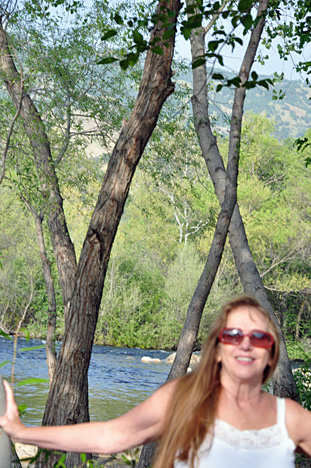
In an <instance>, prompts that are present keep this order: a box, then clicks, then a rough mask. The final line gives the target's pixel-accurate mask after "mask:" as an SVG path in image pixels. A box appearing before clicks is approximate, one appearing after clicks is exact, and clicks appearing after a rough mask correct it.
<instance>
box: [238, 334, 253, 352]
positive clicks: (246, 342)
mask: <svg viewBox="0 0 311 468" xmlns="http://www.w3.org/2000/svg"><path fill="white" fill-rule="evenodd" d="M240 347H241V348H242V349H244V350H247V349H250V348H252V343H251V340H250V337H249V336H243V338H242V341H241V343H240Z"/></svg>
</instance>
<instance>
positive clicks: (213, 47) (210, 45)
mask: <svg viewBox="0 0 311 468" xmlns="http://www.w3.org/2000/svg"><path fill="white" fill-rule="evenodd" d="M219 42H220V41H210V42H209V43H208V44H207V47H208V49H209V50H211V51H212V52H215V50H216V49H217V47H218V46H219Z"/></svg>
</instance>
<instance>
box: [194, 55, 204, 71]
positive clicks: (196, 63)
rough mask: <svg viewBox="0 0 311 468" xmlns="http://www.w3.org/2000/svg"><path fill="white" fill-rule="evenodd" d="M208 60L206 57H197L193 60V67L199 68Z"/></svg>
mask: <svg viewBox="0 0 311 468" xmlns="http://www.w3.org/2000/svg"><path fill="white" fill-rule="evenodd" d="M205 62H206V60H205V58H204V57H201V58H198V59H195V60H194V62H192V68H193V69H194V68H198V67H200V66H201V65H204V64H205Z"/></svg>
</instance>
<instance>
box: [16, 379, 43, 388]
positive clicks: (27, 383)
mask: <svg viewBox="0 0 311 468" xmlns="http://www.w3.org/2000/svg"><path fill="white" fill-rule="evenodd" d="M36 383H49V379H40V378H31V379H25V380H21V382H18V383H17V384H16V387H22V386H23V385H31V384H36Z"/></svg>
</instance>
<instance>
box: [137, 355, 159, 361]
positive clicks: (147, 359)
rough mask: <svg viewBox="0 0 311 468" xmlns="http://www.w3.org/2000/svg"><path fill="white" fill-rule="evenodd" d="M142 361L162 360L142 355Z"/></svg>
mask: <svg viewBox="0 0 311 468" xmlns="http://www.w3.org/2000/svg"><path fill="white" fill-rule="evenodd" d="M141 360H142V362H162V361H161V359H158V358H151V357H149V356H143V357H142V358H141Z"/></svg>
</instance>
